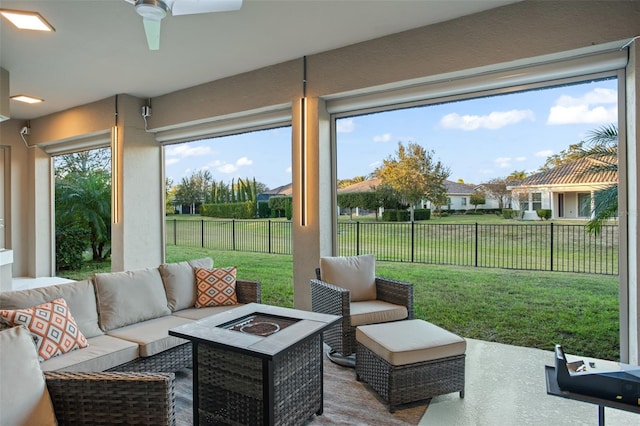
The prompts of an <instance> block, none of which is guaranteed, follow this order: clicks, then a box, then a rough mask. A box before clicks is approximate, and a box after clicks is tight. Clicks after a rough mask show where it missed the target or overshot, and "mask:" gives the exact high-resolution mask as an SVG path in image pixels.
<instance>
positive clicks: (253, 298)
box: [236, 280, 262, 303]
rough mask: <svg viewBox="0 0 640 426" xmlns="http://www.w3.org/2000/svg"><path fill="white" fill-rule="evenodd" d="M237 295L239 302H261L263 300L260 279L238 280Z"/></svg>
mask: <svg viewBox="0 0 640 426" xmlns="http://www.w3.org/2000/svg"><path fill="white" fill-rule="evenodd" d="M236 295H237V296H238V302H239V303H251V302H255V303H260V302H261V301H262V289H261V284H260V281H251V280H236Z"/></svg>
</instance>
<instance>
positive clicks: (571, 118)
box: [547, 89, 618, 124]
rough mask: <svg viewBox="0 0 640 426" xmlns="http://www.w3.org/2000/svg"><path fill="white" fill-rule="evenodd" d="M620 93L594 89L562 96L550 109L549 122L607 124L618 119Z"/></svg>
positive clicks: (611, 90)
mask: <svg viewBox="0 0 640 426" xmlns="http://www.w3.org/2000/svg"><path fill="white" fill-rule="evenodd" d="M617 103H618V94H617V92H616V91H615V90H613V89H593V90H592V91H590V92H588V93H586V94H585V95H584V96H581V97H579V98H574V97H572V96H567V95H563V96H560V97H559V98H558V99H557V100H556V102H555V105H554V106H552V107H551V109H550V110H549V117H548V118H547V124H607V123H615V122H616V121H617V119H618V105H617Z"/></svg>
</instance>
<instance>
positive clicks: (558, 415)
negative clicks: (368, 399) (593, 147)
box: [12, 278, 640, 426]
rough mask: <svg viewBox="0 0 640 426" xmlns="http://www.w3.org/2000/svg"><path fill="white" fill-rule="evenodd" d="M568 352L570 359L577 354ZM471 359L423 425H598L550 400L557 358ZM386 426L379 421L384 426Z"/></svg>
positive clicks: (610, 420) (586, 413)
mask: <svg viewBox="0 0 640 426" xmlns="http://www.w3.org/2000/svg"><path fill="white" fill-rule="evenodd" d="M68 281H69V280H66V279H64V278H14V279H13V282H12V288H13V289H14V290H22V289H27V288H36V287H45V286H48V285H55V284H60V283H64V282H68ZM564 349H565V351H566V352H567V354H568V358H570V359H571V357H570V354H573V353H574V351H573V350H572V349H574V348H564ZM466 353H467V358H466V379H465V380H466V384H465V397H464V399H461V398H460V397H459V395H458V393H452V394H449V395H442V396H438V397H435V398H433V399H432V400H431V403H430V404H429V407H428V408H427V410H426V412H425V414H424V416H423V417H422V419H421V421H420V423H419V424H420V425H436V426H449V425H451V426H454V425H455V426H472V425H474V426H494V425H495V426H511V425H545V426H547V425H597V424H598V407H597V406H596V405H592V404H588V403H584V402H579V401H573V400H568V399H564V398H559V397H556V396H552V395H547V393H546V383H545V374H544V367H545V365H553V362H554V360H553V356H554V355H553V352H551V351H543V350H540V349H533V348H525V347H519V346H511V345H504V344H501V343H493V342H486V341H482V340H475V339H467V352H466ZM577 358H578V359H579V357H577ZM605 420H606V425H608V426H628V425H640V415H638V414H635V413H629V412H626V411H621V410H616V409H612V408H606V409H605ZM384 422H385V420H384V419H380V423H379V424H380V425H384V424H385V423H384ZM357 423H358V422H357V419H354V424H357Z"/></svg>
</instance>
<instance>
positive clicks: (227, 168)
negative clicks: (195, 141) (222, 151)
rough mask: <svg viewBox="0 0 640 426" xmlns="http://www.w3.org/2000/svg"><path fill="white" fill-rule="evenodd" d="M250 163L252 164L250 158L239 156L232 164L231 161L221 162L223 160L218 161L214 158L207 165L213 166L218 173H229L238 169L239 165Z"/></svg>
mask: <svg viewBox="0 0 640 426" xmlns="http://www.w3.org/2000/svg"><path fill="white" fill-rule="evenodd" d="M252 164H253V160H250V159H249V158H247V157H240V158H238V159H237V160H236V162H235V163H233V164H232V163H226V162H223V161H220V160H215V161H212V162H211V163H209V166H210V167H213V168H215V169H216V170H217V171H219V172H220V173H226V174H230V173H235V172H237V171H238V169H240V167H243V166H250V165H252Z"/></svg>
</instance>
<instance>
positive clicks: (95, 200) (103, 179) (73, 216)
mask: <svg viewBox="0 0 640 426" xmlns="http://www.w3.org/2000/svg"><path fill="white" fill-rule="evenodd" d="M55 200H56V230H58V229H60V231H62V230H63V229H65V228H66V227H69V226H80V227H82V228H84V229H88V230H89V245H90V246H91V250H92V253H93V260H104V259H106V258H107V257H108V255H109V254H110V253H109V252H108V251H107V252H105V249H106V247H107V246H108V245H109V242H110V241H111V175H110V173H107V172H105V171H103V170H92V171H89V172H88V173H87V174H86V175H80V174H76V173H69V174H67V175H66V176H65V177H64V178H62V179H57V180H56V191H55Z"/></svg>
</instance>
